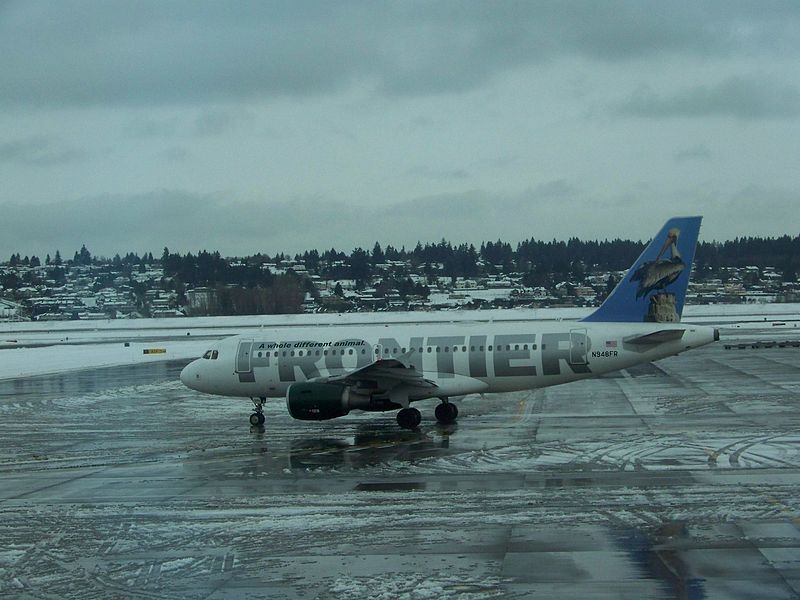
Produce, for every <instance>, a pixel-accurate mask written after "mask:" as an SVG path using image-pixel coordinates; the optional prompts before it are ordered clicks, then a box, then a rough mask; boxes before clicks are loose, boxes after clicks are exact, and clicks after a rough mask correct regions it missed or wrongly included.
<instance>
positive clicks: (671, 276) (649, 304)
mask: <svg viewBox="0 0 800 600" xmlns="http://www.w3.org/2000/svg"><path fill="white" fill-rule="evenodd" d="M702 219H703V217H674V218H672V219H670V220H669V221H667V222H666V223H665V224H664V226H663V227H662V228H661V231H659V232H658V234H657V235H656V237H654V238H653V239H652V240H651V241H650V243H649V244H648V245H647V247H646V248H645V249H644V252H642V254H641V256H639V258H638V259H636V262H635V263H633V266H632V267H631V268H630V269H629V270H628V272H627V273H626V274H625V277H624V278H623V279H622V281H620V282H619V283H618V284H617V287H615V288H614V291H613V292H611V295H609V296H608V298H606V300H605V302H603V304H602V305H601V306H600V308H598V309H597V310H596V311H594V312H593V313H592V314H590V315H589V316H588V317H586V318H584V319H582V320H583V321H600V322H602V321H609V322H626V323H631V322H638V323H641V322H661V323H664V322H667V323H669V322H677V321H680V320H681V314H682V313H683V303H684V300H685V299H686V289H687V287H688V286H689V273H690V272H691V270H692V262H693V261H694V251H695V247H696V246H697V235H698V233H699V232H700V221H702Z"/></svg>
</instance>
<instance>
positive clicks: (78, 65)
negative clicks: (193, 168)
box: [0, 0, 800, 107]
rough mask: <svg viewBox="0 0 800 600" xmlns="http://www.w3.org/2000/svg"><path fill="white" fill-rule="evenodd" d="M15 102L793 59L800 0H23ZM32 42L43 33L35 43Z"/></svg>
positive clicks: (411, 83) (470, 83) (175, 99)
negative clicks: (694, 60) (550, 66)
mask: <svg viewBox="0 0 800 600" xmlns="http://www.w3.org/2000/svg"><path fill="white" fill-rule="evenodd" d="M1 11H2V12H1V13H0V16H2V18H0V55H2V56H3V57H4V59H3V61H1V62H0V81H2V82H3V86H2V89H3V91H2V93H1V94H0V104H3V105H5V106H17V107H31V106H65V105H69V106H93V105H120V104H125V105H175V104H178V105H186V104H197V103H201V102H216V101H220V100H227V99H232V98H234V99H239V100H241V99H244V98H251V97H269V96H286V95H289V96H297V95H317V94H322V93H329V92H332V91H336V90H340V89H343V88H346V87H348V86H350V85H351V84H353V83H354V82H361V83H366V84H371V85H374V86H376V88H377V89H380V90H382V91H383V92H385V93H387V94H393V95H396V94H399V95H406V94H430V93H437V92H459V91H465V90H471V89H474V88H476V87H477V86H480V85H482V84H484V83H486V82H487V81H489V80H491V79H492V78H494V77H496V76H497V75H499V74H502V73H504V72H505V71H508V70H509V69H513V68H516V67H520V66H526V65H532V64H537V63H542V62H545V61H550V60H553V59H554V58H558V57H563V56H581V57H585V58H588V59H591V60H599V61H605V62H615V61H627V60H631V59H637V58H642V57H648V56H653V55H659V54H665V53H667V54H676V53H677V54H687V55H694V56H710V55H718V56H728V55H731V54H744V55H750V54H752V53H753V52H759V53H763V52H770V53H776V54H777V55H780V53H781V52H782V51H785V50H786V49H787V48H796V47H797V42H798V41H800V40H798V28H797V23H798V20H800V9H798V7H797V4H796V3H784V4H779V3H771V4H770V5H769V6H762V5H761V4H760V3H757V4H756V3H753V4H748V3H741V4H733V3H730V2H710V3H703V4H702V5H695V4H694V3H683V4H677V3H670V4H669V6H667V5H665V4H663V3H657V2H636V1H632V0H630V1H624V0H617V1H614V2H604V3H601V4H597V3H590V2H570V3H538V2H527V1H516V2H514V1H509V2H503V3H491V4H487V3H464V2H456V1H445V2H437V3H429V2H397V3H390V4H385V3H379V4H376V3H372V2H351V3H330V2H322V1H320V2H297V3H267V2H264V3H247V4H245V3H235V4H231V3H220V2H198V1H195V0H192V1H189V0H183V1H181V0H175V1H173V2H170V3H169V5H168V6H164V4H163V3H161V2H154V1H153V2H136V3H125V4H119V3H108V2H104V1H101V0H96V1H88V2H83V3H81V4H79V5H73V4H69V3H62V2H50V3H47V2H37V3H29V2H11V3H9V4H7V5H5V6H4V7H3V8H2V9H1ZM30 40H36V41H37V42H36V44H31V43H30Z"/></svg>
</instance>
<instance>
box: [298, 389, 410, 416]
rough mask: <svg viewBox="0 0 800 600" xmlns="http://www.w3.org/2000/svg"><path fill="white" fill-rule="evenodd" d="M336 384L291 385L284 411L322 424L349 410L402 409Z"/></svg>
mask: <svg viewBox="0 0 800 600" xmlns="http://www.w3.org/2000/svg"><path fill="white" fill-rule="evenodd" d="M359 392H360V390H355V389H354V388H352V387H350V386H345V385H340V384H337V383H308V382H303V383H293V384H292V385H290V386H289V389H288V390H286V408H287V409H288V410H289V414H290V415H292V417H294V418H295V419H299V420H301V421H325V420H327V419H335V418H336V417H343V416H345V415H346V414H347V413H349V412H350V411H351V410H352V409H360V410H368V411H385V410H394V409H397V408H401V406H400V405H399V404H395V403H393V402H391V401H389V400H388V399H387V398H379V397H373V396H370V395H369V394H364V393H359Z"/></svg>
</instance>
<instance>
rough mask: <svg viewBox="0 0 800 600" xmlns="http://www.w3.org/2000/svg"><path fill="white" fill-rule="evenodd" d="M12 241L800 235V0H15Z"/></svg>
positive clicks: (150, 243) (255, 243) (1, 225)
mask: <svg viewBox="0 0 800 600" xmlns="http://www.w3.org/2000/svg"><path fill="white" fill-rule="evenodd" d="M0 56H2V59H0V258H2V259H4V260H7V257H8V256H9V255H10V254H11V253H12V252H21V253H22V254H23V255H26V254H37V255H39V256H42V257H43V256H44V255H45V254H46V253H51V254H52V253H54V252H55V250H56V249H60V250H61V253H62V254H64V255H65V256H71V255H72V254H73V253H74V252H75V250H77V249H79V248H80V246H81V244H86V245H87V247H88V248H89V250H90V251H92V252H93V253H94V254H102V255H107V256H113V254H115V253H120V254H124V253H125V252H128V251H135V252H137V253H142V252H146V251H152V252H153V253H154V254H159V253H160V252H161V250H162V249H163V247H164V246H165V245H166V246H169V248H170V249H171V250H172V251H181V252H186V251H192V252H196V251H198V250H200V249H203V248H205V249H209V250H215V249H218V250H220V251H221V252H222V253H223V254H225V255H234V254H239V255H241V254H253V253H255V252H259V251H260V252H266V253H270V254H274V253H276V252H278V251H289V252H295V251H301V250H305V249H310V248H319V249H323V248H330V247H336V248H337V249H340V250H346V251H349V250H352V249H353V248H354V247H355V246H363V247H368V248H371V247H372V245H373V244H374V242H375V241H376V240H379V241H380V242H381V243H382V244H383V245H386V244H393V245H395V246H401V245H406V246H413V245H414V244H415V243H416V242H417V240H421V241H423V242H425V241H437V240H439V239H441V238H442V237H445V238H447V239H449V240H452V241H454V242H460V241H469V242H474V243H476V244H478V243H480V242H481V241H483V240H495V239H498V238H500V239H503V240H506V241H508V242H511V243H512V244H513V243H516V242H517V241H520V240H522V239H527V238H530V237H536V238H540V239H547V240H549V239H552V238H559V239H567V238H569V237H572V236H577V237H581V238H585V239H603V238H614V237H622V238H631V239H648V238H649V237H651V236H652V235H653V234H655V233H656V231H657V229H658V227H659V226H660V225H661V224H662V223H663V221H664V220H665V219H666V218H668V217H669V216H672V215H691V214H701V215H704V216H705V220H704V224H703V229H702V231H701V238H702V239H705V240H711V239H716V240H723V239H731V238H733V237H735V236H741V235H781V234H785V233H786V234H791V235H797V234H798V232H800V226H799V225H798V223H799V222H800V219H799V218H798V217H800V191H798V190H800V2H797V1H790V2H762V1H757V2H735V1H731V0H726V1H724V2H703V3H698V2H696V1H692V2H678V1H670V2H663V1H658V2H641V1H632V2H615V1H603V2H594V1H593V2H546V3H545V2H533V1H529V0H525V1H522V2H462V1H459V2H429V1H426V2H419V3H417V2H410V1H404V2H398V3H387V2H373V1H366V2H355V1H351V2H346V3H334V2H328V1H324V2H298V1H290V2H281V3H271V2H260V1H259V2H248V3H245V2H238V3H237V2H199V1H197V0H190V1H185V2H182V1H177V0H173V1H170V2H163V1H158V2H142V1H137V2H121V1H120V2H110V1H106V0H101V1H98V2H68V1H62V0H58V1H54V2H44V1H42V2H39V1H36V0H25V1H20V2H15V1H11V2H7V1H6V2H4V1H3V0H0Z"/></svg>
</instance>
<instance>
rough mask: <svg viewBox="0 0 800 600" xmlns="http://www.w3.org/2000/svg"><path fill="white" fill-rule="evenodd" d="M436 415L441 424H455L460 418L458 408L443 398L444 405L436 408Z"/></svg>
mask: <svg viewBox="0 0 800 600" xmlns="http://www.w3.org/2000/svg"><path fill="white" fill-rule="evenodd" d="M434 414H435V415H436V420H437V421H439V423H442V424H443V425H448V424H450V423H453V422H454V421H455V420H456V417H458V407H457V406H456V405H455V404H451V403H450V402H448V401H447V400H446V399H444V398H443V399H442V403H441V404H440V405H439V406H437V407H436V411H435V412H434Z"/></svg>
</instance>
